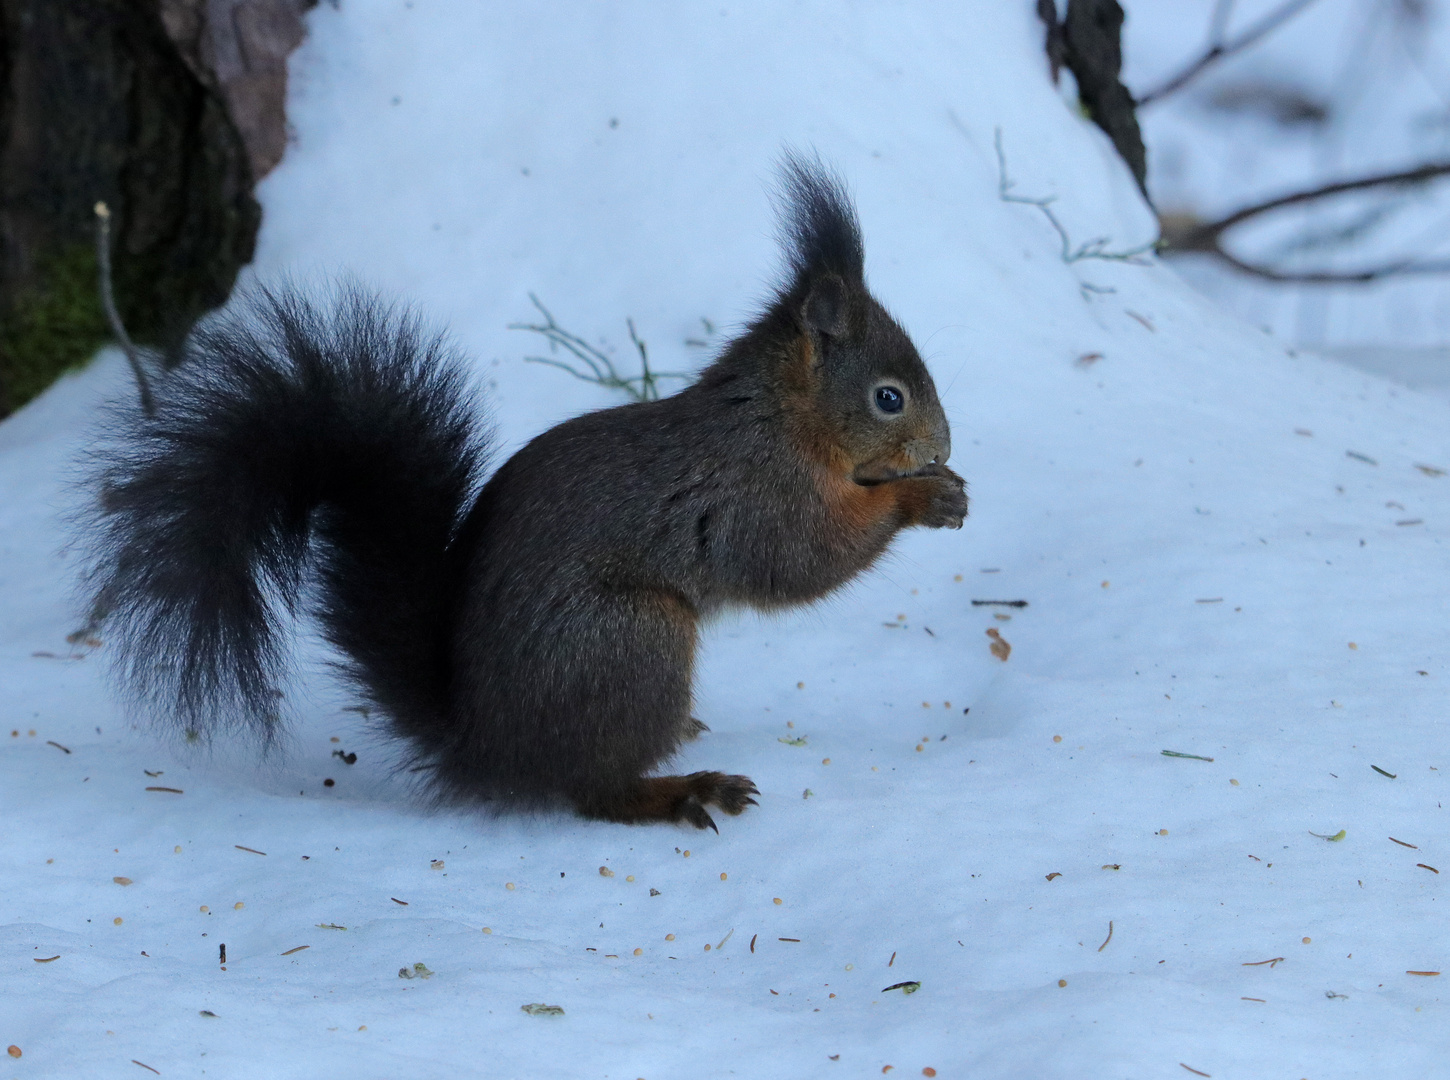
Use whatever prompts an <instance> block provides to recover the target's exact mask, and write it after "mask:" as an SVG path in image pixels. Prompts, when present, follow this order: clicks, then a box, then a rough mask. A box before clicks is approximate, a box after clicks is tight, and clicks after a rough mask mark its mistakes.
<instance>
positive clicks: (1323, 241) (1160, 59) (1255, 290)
mask: <svg viewBox="0 0 1450 1080" xmlns="http://www.w3.org/2000/svg"><path fill="white" fill-rule="evenodd" d="M1123 6H1124V9H1125V15H1126V19H1125V21H1124V23H1123V27H1122V50H1123V69H1122V78H1123V82H1124V83H1125V84H1126V86H1127V87H1128V89H1129V91H1130V92H1131V94H1132V96H1133V97H1134V99H1135V101H1136V113H1137V117H1138V120H1139V122H1140V124H1141V128H1142V136H1143V141H1144V144H1145V147H1146V150H1147V155H1146V156H1147V187H1148V193H1149V195H1150V196H1151V197H1152V201H1153V204H1154V206H1155V207H1156V209H1157V211H1158V213H1159V216H1160V219H1161V220H1162V222H1163V225H1164V234H1165V237H1166V238H1167V239H1168V240H1169V242H1170V245H1172V244H1173V242H1175V241H1177V242H1178V243H1180V244H1181V245H1182V246H1184V247H1189V248H1192V247H1194V246H1202V247H1205V248H1207V249H1208V250H1207V251H1204V252H1201V253H1196V252H1192V251H1188V252H1183V253H1181V254H1178V255H1176V256H1175V255H1172V254H1171V251H1172V247H1171V246H1170V248H1169V249H1168V250H1169V252H1170V257H1171V258H1173V260H1174V266H1175V267H1176V268H1177V269H1178V271H1179V272H1180V273H1181V274H1182V275H1183V276H1184V277H1185V278H1186V279H1188V280H1189V281H1190V282H1191V283H1192V284H1193V285H1194V286H1195V287H1197V288H1198V289H1199V290H1201V291H1202V292H1204V293H1207V294H1208V295H1209V296H1211V297H1213V298H1214V299H1215V300H1216V301H1218V302H1219V303H1220V304H1222V305H1223V306H1224V307H1226V308H1228V309H1230V310H1232V311H1233V312H1235V313H1236V314H1238V315H1239V316H1241V317H1242V318H1244V319H1246V320H1248V321H1249V322H1251V323H1253V324H1255V325H1260V326H1264V327H1268V328H1270V329H1272V331H1273V332H1274V333H1275V334H1276V335H1278V336H1279V337H1281V338H1283V339H1284V340H1285V341H1287V342H1290V343H1292V344H1294V345H1296V346H1299V347H1304V348H1313V349H1316V350H1319V351H1322V352H1325V353H1328V354H1331V355H1335V356H1338V357H1339V358H1341V359H1346V360H1349V361H1350V362H1353V363H1355V364H1356V365H1357V366H1362V367H1367V368H1369V369H1371V370H1376V371H1380V372H1381V373H1383V374H1389V375H1391V376H1392V377H1396V378H1398V379H1399V380H1400V381H1404V382H1408V383H1410V384H1411V385H1419V386H1421V387H1424V388H1431V387H1434V388H1440V389H1442V390H1445V391H1450V4H1446V3H1445V0H1171V2H1163V0H1126V2H1125V3H1124V5H1123ZM1065 7H1066V5H1064V9H1065ZM1074 91H1075V87H1074V88H1069V89H1068V90H1066V91H1065V92H1068V93H1072V92H1074ZM1396 176H1398V177H1403V179H1402V180H1399V181H1390V182H1376V181H1388V178H1389V177H1396ZM1361 185H1362V186H1361ZM1341 186H1343V187H1346V188H1348V189H1349V190H1343V191H1338V192H1334V191H1333V190H1332V189H1334V188H1336V187H1341ZM1326 189H1331V190H1326ZM1293 197H1299V198H1298V200H1297V201H1290V202H1287V203H1286V204H1284V205H1278V206H1275V205H1273V204H1274V203H1276V202H1281V201H1283V200H1286V199H1291V198H1293ZM1260 208H1264V209H1262V212H1258V213H1249V214H1248V215H1247V216H1245V217H1243V219H1242V220H1241V221H1239V222H1238V223H1236V224H1233V225H1230V226H1229V227H1227V228H1226V229H1224V230H1223V231H1222V232H1220V233H1213V231H1212V228H1211V227H1212V226H1213V225H1216V224H1219V223H1223V222H1225V221H1227V220H1229V219H1230V218H1231V217H1233V216H1235V215H1239V214H1243V213H1244V212H1246V211H1255V210H1259V209H1260Z"/></svg>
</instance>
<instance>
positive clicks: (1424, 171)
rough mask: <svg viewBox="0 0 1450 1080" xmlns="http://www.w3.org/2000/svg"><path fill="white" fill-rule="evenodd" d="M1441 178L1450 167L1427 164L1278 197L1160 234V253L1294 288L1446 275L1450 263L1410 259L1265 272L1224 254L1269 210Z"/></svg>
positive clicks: (1441, 163) (1442, 163) (1266, 269)
mask: <svg viewBox="0 0 1450 1080" xmlns="http://www.w3.org/2000/svg"><path fill="white" fill-rule="evenodd" d="M1444 175H1450V161H1430V162H1425V164H1424V165H1417V167H1415V168H1409V170H1402V171H1399V173H1382V174H1379V175H1373V177H1359V178H1357V180H1340V181H1335V183H1333V184H1324V186H1321V187H1314V188H1308V190H1305V191H1293V193H1290V194H1286V196H1279V197H1277V199H1270V200H1267V202H1264V203H1257V204H1254V206H1246V207H1243V209H1240V210H1235V212H1234V213H1231V215H1228V216H1225V217H1219V219H1218V220H1217V222H1206V223H1201V225H1192V226H1189V228H1185V229H1182V230H1173V229H1164V236H1163V245H1161V249H1163V251H1164V254H1180V252H1202V254H1205V255H1212V257H1214V258H1217V259H1221V261H1222V262H1225V264H1228V265H1230V267H1232V268H1234V270H1237V271H1240V273H1243V274H1250V275H1253V277H1259V278H1263V280H1266V281H1295V283H1302V284H1338V283H1363V281H1377V280H1379V278H1386V277H1408V275H1421V274H1444V273H1450V261H1444V259H1440V261H1428V262H1417V261H1415V259H1412V258H1406V259H1398V261H1395V262H1385V264H1382V265H1377V267H1363V268H1360V270H1304V271H1298V270H1276V268H1275V267H1264V265H1260V264H1256V262H1246V261H1244V259H1241V258H1238V257H1237V255H1231V254H1230V252H1228V251H1225V249H1224V233H1225V232H1228V230H1230V229H1232V228H1234V226H1235V225H1241V223H1243V222H1247V220H1250V219H1253V217H1259V216H1260V215H1264V213H1269V212H1272V210H1280V209H1283V207H1286V206H1299V204H1304V203H1312V202H1317V200H1319V199H1328V197H1331V196H1337V194H1344V193H1346V191H1366V190H1370V188H1376V187H1411V186H1415V184H1428V183H1430V181H1431V180H1437V178H1438V177H1444ZM1174 232H1176V235H1174Z"/></svg>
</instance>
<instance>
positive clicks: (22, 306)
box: [0, 244, 110, 415]
mask: <svg viewBox="0 0 1450 1080" xmlns="http://www.w3.org/2000/svg"><path fill="white" fill-rule="evenodd" d="M109 336H110V335H109V334H108V332H107V329H106V316H105V312H104V311H103V310H102V309H101V300H100V294H99V292H98V290H97V287H96V252H95V249H94V248H92V247H90V246H88V245H84V244H77V245H74V246H71V247H68V248H66V249H64V250H63V251H61V252H60V253H57V254H52V255H50V256H49V257H47V258H45V259H43V260H42V261H41V264H40V265H38V266H37V267H36V273H35V276H34V279H33V283H32V284H31V285H30V286H29V287H28V288H27V289H25V291H24V292H23V293H21V294H20V295H19V296H18V297H17V298H16V302H15V307H14V310H13V311H12V312H11V313H10V314H9V316H8V317H7V318H6V319H5V321H4V324H3V325H0V387H3V388H4V395H5V401H4V402H3V403H0V415H4V414H5V413H6V412H10V411H13V410H15V409H18V408H20V407H21V406H22V405H24V404H25V403H26V402H27V401H29V400H30V399H31V398H33V397H35V396H36V395H38V394H39V393H40V392H41V391H42V390H44V389H45V388H46V387H47V386H49V385H50V384H51V383H53V382H54V381H55V380H56V379H57V378H58V377H59V376H60V375H61V374H62V373H64V372H66V371H68V370H70V369H71V368H74V367H78V366H79V365H81V364H83V363H85V362H86V361H87V360H89V359H90V358H91V357H92V356H93V355H94V354H95V352H96V350H97V349H98V348H100V347H101V346H102V345H103V344H105V342H106V340H107V338H108V337H109Z"/></svg>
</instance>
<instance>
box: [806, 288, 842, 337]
mask: <svg viewBox="0 0 1450 1080" xmlns="http://www.w3.org/2000/svg"><path fill="white" fill-rule="evenodd" d="M849 307H850V298H849V296H848V294H847V292H846V283H845V282H844V281H843V280H841V278H840V277H839V276H838V275H836V274H822V275H821V276H820V277H819V278H817V279H816V280H815V282H813V283H812V285H811V291H810V293H809V294H808V295H807V296H806V302H805V305H804V306H803V307H802V308H801V315H802V316H803V317H804V319H805V323H806V325H807V326H809V327H810V328H811V329H812V330H814V331H816V332H817V333H819V334H824V335H825V336H826V337H833V338H838V337H842V336H844V335H845V333H846V325H847V312H848V309H849Z"/></svg>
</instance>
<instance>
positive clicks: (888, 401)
mask: <svg viewBox="0 0 1450 1080" xmlns="http://www.w3.org/2000/svg"><path fill="white" fill-rule="evenodd" d="M876 407H877V408H878V409H880V410H881V411H882V412H884V413H899V412H900V411H901V410H902V409H903V408H905V407H906V395H905V394H903V393H902V392H901V391H900V390H898V389H897V388H896V387H894V386H878V387H877V388H876Z"/></svg>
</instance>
